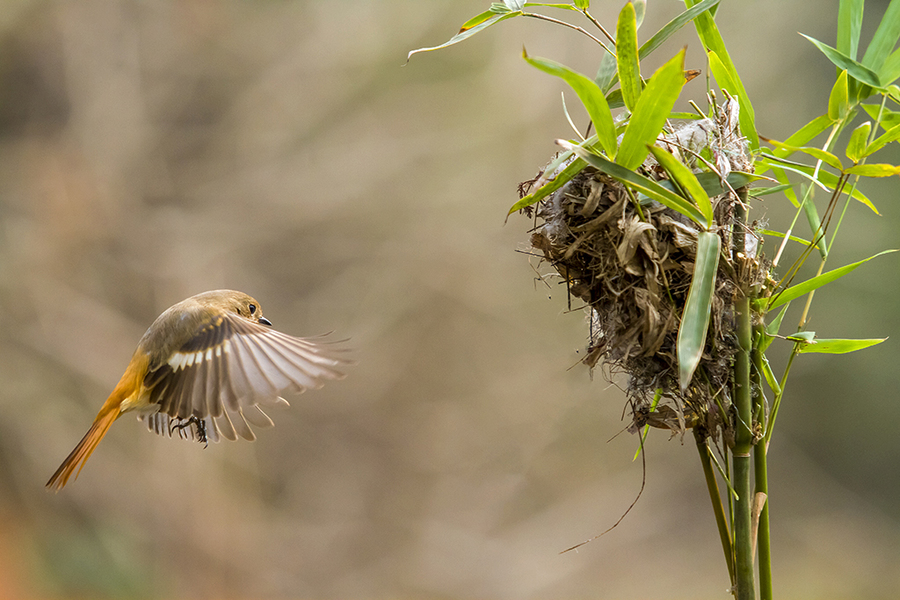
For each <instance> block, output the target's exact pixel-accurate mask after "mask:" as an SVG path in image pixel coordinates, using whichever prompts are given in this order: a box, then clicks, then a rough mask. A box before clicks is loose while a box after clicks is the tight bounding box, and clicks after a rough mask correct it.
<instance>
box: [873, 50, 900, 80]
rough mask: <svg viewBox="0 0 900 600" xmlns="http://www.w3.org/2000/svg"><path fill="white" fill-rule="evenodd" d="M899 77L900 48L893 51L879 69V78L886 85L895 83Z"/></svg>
mask: <svg viewBox="0 0 900 600" xmlns="http://www.w3.org/2000/svg"><path fill="white" fill-rule="evenodd" d="M898 77H900V48H898V49H897V50H894V51H893V52H891V54H890V55H889V56H888V57H887V58H886V59H885V61H884V65H882V67H881V69H880V70H879V71H878V79H880V80H881V81H883V82H884V84H885V85H890V84H892V83H894V82H895V81H897V78H898Z"/></svg>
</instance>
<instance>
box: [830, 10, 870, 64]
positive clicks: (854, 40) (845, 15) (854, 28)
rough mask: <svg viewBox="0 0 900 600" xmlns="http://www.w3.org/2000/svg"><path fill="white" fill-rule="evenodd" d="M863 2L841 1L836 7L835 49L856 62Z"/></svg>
mask: <svg viewBox="0 0 900 600" xmlns="http://www.w3.org/2000/svg"><path fill="white" fill-rule="evenodd" d="M863 4H865V0H841V1H840V4H839V5H838V26H837V49H838V51H839V52H842V53H844V54H846V55H847V56H849V57H850V58H852V59H854V60H856V50H857V48H858V47H859V32H860V30H861V29H862V18H863Z"/></svg>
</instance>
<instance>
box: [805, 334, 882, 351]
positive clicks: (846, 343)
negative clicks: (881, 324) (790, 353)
mask: <svg viewBox="0 0 900 600" xmlns="http://www.w3.org/2000/svg"><path fill="white" fill-rule="evenodd" d="M886 339H887V338H873V339H867V340H846V339H834V340H829V339H817V340H814V341H812V342H808V343H805V344H801V345H800V353H801V354H811V353H813V352H818V353H820V354H847V353H848V352H856V351H857V350H862V349H863V348H870V347H872V346H875V345H877V344H880V343H881V342H883V341H885V340H886Z"/></svg>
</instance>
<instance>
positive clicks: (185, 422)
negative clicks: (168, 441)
mask: <svg viewBox="0 0 900 600" xmlns="http://www.w3.org/2000/svg"><path fill="white" fill-rule="evenodd" d="M335 344H336V343H335V342H329V341H325V340H323V339H322V336H319V337H314V338H298V337H293V336H290V335H287V334H284V333H281V332H279V331H276V330H275V329H272V323H270V322H269V320H268V319H266V318H265V317H263V312H262V308H261V307H260V305H259V302H257V301H256V300H254V299H253V298H251V297H250V296H248V295H247V294H244V293H242V292H236V291H233V290H215V291H212V292H204V293H202V294H197V295H196V296H192V297H190V298H188V299H187V300H183V301H182V302H179V303H178V304H176V305H175V306H172V307H171V308H169V309H168V310H166V311H165V312H164V313H163V314H161V315H160V316H159V317H158V318H157V319H156V321H154V322H153V324H152V325H151V326H150V328H149V329H147V332H146V333H144V335H143V337H142V338H141V340H140V342H139V343H138V347H137V350H135V351H134V355H133V356H132V357H131V361H130V362H129V363H128V367H127V368H126V369H125V374H124V375H122V378H121V379H120V380H119V383H118V384H117V385H116V387H115V389H114V390H113V391H112V394H110V396H109V398H107V400H106V402H105V403H104V404H103V407H102V408H101V409H100V412H99V413H97V417H96V418H95V419H94V423H93V425H91V428H90V429H89V430H88V432H87V433H86V434H85V435H84V437H83V438H82V439H81V441H80V442H78V445H77V446H75V449H74V450H72V452H71V453H70V454H69V456H67V457H66V459H65V460H64V461H63V463H62V464H61V465H60V466H59V468H58V469H57V470H56V472H55V473H54V474H53V476H52V477H51V478H50V481H48V482H47V487H48V488H49V489H52V490H56V491H58V490H60V489H62V488H63V486H65V485H66V483H67V482H68V481H69V479H70V478H71V477H72V476H73V475H74V476H75V477H76V478H77V477H78V474H79V473H80V472H81V469H82V468H83V467H84V463H85V462H86V461H87V459H88V457H90V455H91V453H92V452H93V451H94V449H95V448H96V447H97V444H99V443H100V440H102V439H103V436H104V435H106V432H107V431H108V430H109V427H110V426H111V425H112V424H113V422H114V421H115V420H116V419H118V418H119V417H120V416H122V415H123V414H125V413H126V412H131V411H135V412H136V413H137V416H138V418H139V419H141V420H142V421H144V422H145V423H146V424H147V426H148V428H149V429H150V430H151V431H154V432H156V433H158V434H161V435H167V436H170V437H171V436H172V435H173V433H175V432H176V431H177V432H178V434H179V435H180V437H183V438H185V439H194V440H197V441H200V442H204V443H206V442H208V441H214V442H217V441H219V439H221V438H225V439H228V440H236V439H237V438H238V437H240V438H243V439H245V440H251V441H252V440H254V439H256V435H255V434H254V433H253V431H252V430H251V429H250V425H254V426H256V427H271V426H272V425H273V423H272V420H271V419H270V418H269V416H268V415H267V414H266V413H265V412H264V410H263V409H268V408H272V407H279V406H288V403H287V401H286V400H285V399H284V398H282V397H281V394H283V393H285V392H293V393H301V392H303V391H305V390H307V389H316V388H320V387H322V385H323V384H324V382H325V381H327V380H334V379H342V378H343V377H344V374H343V373H342V372H341V371H340V370H339V369H340V368H341V367H344V366H347V365H351V364H353V361H352V360H349V359H347V358H345V357H344V355H343V353H344V352H346V349H344V348H341V347H339V346H336V345H335Z"/></svg>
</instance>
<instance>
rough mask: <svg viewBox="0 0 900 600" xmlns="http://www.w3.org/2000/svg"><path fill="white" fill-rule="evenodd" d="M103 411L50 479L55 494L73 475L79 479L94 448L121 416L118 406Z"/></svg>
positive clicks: (48, 486) (49, 482)
mask: <svg viewBox="0 0 900 600" xmlns="http://www.w3.org/2000/svg"><path fill="white" fill-rule="evenodd" d="M103 409H104V410H101V411H100V414H98V415H97V418H96V419H94V424H93V425H91V428H90V429H88V432H87V433H86V434H84V437H83V438H81V441H80V442H78V445H77V446H75V449H74V450H72V452H71V453H70V454H69V456H67V457H66V460H64V461H63V463H62V464H61V465H59V468H58V469H57V470H56V473H54V474H53V477H51V478H50V481H48V482H47V488H48V489H51V490H53V491H55V492H58V491H59V490H61V489H63V487H64V486H65V485H66V482H68V481H69V478H70V477H71V476H72V474H73V473H74V474H75V478H76V479H77V478H78V474H79V473H80V472H81V468H82V467H84V463H85V462H87V459H88V457H89V456H90V455H91V452H93V451H94V448H96V447H97V444H99V443H100V440H102V439H103V436H104V435H106V432H107V431H108V430H109V427H110V425H112V424H113V421H115V420H116V418H117V417H118V416H119V415H120V414H121V413H120V412H119V410H118V406H116V407H115V408H113V407H107V406H104V407H103ZM107 409H111V410H107Z"/></svg>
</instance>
